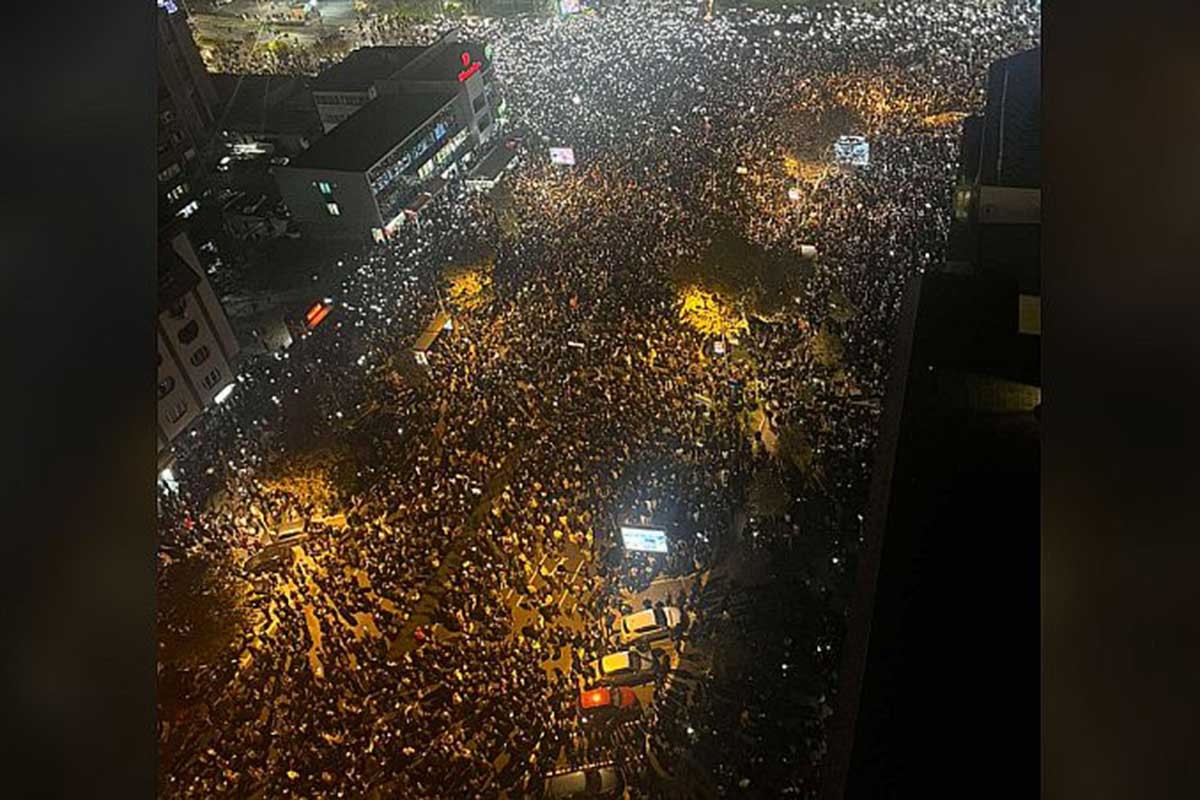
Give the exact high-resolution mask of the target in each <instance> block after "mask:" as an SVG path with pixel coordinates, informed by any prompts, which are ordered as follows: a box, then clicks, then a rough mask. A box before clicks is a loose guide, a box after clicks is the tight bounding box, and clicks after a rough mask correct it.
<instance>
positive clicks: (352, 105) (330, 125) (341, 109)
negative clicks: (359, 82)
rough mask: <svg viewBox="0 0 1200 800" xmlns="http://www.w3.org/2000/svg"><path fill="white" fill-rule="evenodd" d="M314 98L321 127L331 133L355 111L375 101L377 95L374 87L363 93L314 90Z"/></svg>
mask: <svg viewBox="0 0 1200 800" xmlns="http://www.w3.org/2000/svg"><path fill="white" fill-rule="evenodd" d="M312 96H313V103H315V104H316V106H317V114H318V116H320V117H321V125H322V127H324V129H325V133H329V132H330V131H331V130H333V129H334V128H336V127H337V126H338V125H339V124H340V123H341V122H342V121H344V120H345V119H346V118H347V117H349V116H350V115H351V114H353V113H354V112H355V111H358V109H360V108H362V107H363V106H365V105H366V104H367V103H369V102H371V101H372V100H374V99H375V97H376V96H377V94H376V90H375V88H374V87H370V88H367V87H363V89H362V90H361V91H356V90H352V89H341V90H338V91H329V92H322V91H317V90H314V91H313V93H312Z"/></svg>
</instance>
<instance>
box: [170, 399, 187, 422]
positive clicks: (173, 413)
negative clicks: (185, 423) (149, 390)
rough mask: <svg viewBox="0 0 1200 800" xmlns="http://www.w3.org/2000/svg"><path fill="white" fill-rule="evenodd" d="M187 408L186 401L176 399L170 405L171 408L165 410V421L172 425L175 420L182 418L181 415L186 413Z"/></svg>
mask: <svg viewBox="0 0 1200 800" xmlns="http://www.w3.org/2000/svg"><path fill="white" fill-rule="evenodd" d="M187 410H188V406H187V401H186V400H180V401H178V402H177V403H176V404H175V405H173V406H172V407H171V410H170V411H168V412H167V422H170V423H171V424H172V425H174V424H175V423H176V422H179V420H181V419H183V415H184V414H186V413H187Z"/></svg>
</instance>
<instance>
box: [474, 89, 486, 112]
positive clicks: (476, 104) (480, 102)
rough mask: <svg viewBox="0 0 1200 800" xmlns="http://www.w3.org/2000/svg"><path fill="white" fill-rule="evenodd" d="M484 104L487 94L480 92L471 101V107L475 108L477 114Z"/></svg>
mask: <svg viewBox="0 0 1200 800" xmlns="http://www.w3.org/2000/svg"><path fill="white" fill-rule="evenodd" d="M485 105H487V96H486V95H484V94H482V93H481V94H480V95H479V96H478V97H476V98H475V99H474V100H472V101H471V108H473V109H475V113H476V114H478V113H479V109H481V108H483V107H484V106H485Z"/></svg>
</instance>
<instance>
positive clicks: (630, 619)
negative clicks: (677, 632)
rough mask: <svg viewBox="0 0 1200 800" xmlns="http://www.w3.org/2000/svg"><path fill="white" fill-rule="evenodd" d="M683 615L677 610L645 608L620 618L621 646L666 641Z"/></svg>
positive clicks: (669, 607)
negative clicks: (659, 640)
mask: <svg viewBox="0 0 1200 800" xmlns="http://www.w3.org/2000/svg"><path fill="white" fill-rule="evenodd" d="M682 619H683V613H682V612H680V610H679V609H678V608H673V607H671V606H666V607H664V608H647V609H645V610H643V611H638V612H636V613H634V614H627V615H625V616H624V617H621V623H620V627H619V635H620V638H621V642H622V644H633V643H634V642H643V641H645V642H653V641H656V640H658V639H666V638H667V637H668V636H670V635H671V629H672V628H674V627H675V626H676V625H678V624H679V623H680V621H681V620H682Z"/></svg>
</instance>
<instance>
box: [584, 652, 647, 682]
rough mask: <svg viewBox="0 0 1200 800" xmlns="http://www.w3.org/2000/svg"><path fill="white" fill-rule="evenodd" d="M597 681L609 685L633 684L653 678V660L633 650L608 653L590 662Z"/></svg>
mask: <svg viewBox="0 0 1200 800" xmlns="http://www.w3.org/2000/svg"><path fill="white" fill-rule="evenodd" d="M591 668H592V672H593V674H595V676H596V681H597V682H598V683H602V684H607V685H609V686H635V685H637V684H641V683H650V682H651V681H653V680H654V662H653V661H651V660H650V659H649V658H647V657H646V656H644V655H642V654H641V653H638V652H635V651H633V650H622V651H621V652H618V653H609V654H608V655H606V656H604V657H602V658H600V659H599V660H597V661H593V662H592V663H591Z"/></svg>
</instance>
